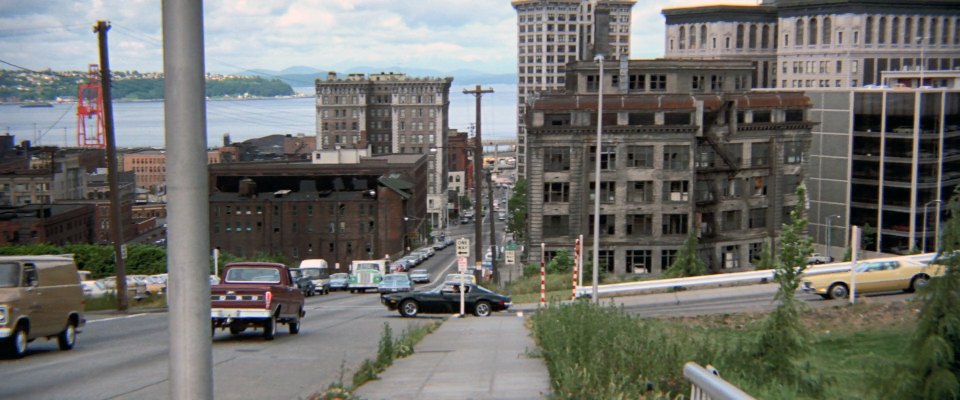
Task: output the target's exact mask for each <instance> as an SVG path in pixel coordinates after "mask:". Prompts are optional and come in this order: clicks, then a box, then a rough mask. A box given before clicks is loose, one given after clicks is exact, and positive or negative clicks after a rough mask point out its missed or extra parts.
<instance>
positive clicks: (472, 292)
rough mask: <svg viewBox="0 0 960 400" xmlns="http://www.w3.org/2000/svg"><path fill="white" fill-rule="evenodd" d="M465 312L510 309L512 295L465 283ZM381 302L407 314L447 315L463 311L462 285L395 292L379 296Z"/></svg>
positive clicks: (478, 312)
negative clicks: (461, 304)
mask: <svg viewBox="0 0 960 400" xmlns="http://www.w3.org/2000/svg"><path fill="white" fill-rule="evenodd" d="M464 290H465V291H466V293H465V294H464V307H465V311H466V312H469V313H473V314H474V315H476V316H478V317H486V316H488V315H490V313H491V312H493V311H502V310H506V309H508V308H510V305H511V303H510V296H504V295H501V294H497V293H494V292H491V291H489V290H487V289H485V288H483V287H482V286H477V285H475V284H470V283H468V284H466V285H464ZM380 302H381V303H383V305H385V306H387V308H389V309H390V310H398V311H400V315H402V316H404V317H415V316H417V314H420V313H424V314H431V313H433V314H448V313H455V312H459V311H460V286H459V284H457V283H446V284H443V285H441V286H439V287H437V288H435V289H433V290H429V291H415V292H406V293H392V294H386V295H383V296H381V297H380Z"/></svg>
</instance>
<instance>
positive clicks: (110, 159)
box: [93, 21, 127, 311]
mask: <svg viewBox="0 0 960 400" xmlns="http://www.w3.org/2000/svg"><path fill="white" fill-rule="evenodd" d="M108 30H110V23H109V22H107V21H97V25H96V26H94V27H93V32H94V33H96V34H97V39H98V41H99V43H100V82H102V83H103V130H104V131H105V133H106V136H107V180H108V181H109V185H110V239H111V240H113V257H114V259H115V260H116V261H115V264H114V265H115V272H116V274H117V283H116V288H117V310H119V311H127V269H126V266H125V265H124V261H125V260H124V259H123V221H122V220H121V218H122V216H121V214H120V182H118V179H119V174H118V172H117V138H116V135H115V134H114V132H113V97H111V94H110V55H109V52H108V51H107V31H108Z"/></svg>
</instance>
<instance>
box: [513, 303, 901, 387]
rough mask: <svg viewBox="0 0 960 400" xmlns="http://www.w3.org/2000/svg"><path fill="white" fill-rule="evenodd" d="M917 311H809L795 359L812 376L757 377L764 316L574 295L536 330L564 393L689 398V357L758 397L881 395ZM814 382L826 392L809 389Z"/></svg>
mask: <svg viewBox="0 0 960 400" xmlns="http://www.w3.org/2000/svg"><path fill="white" fill-rule="evenodd" d="M915 314H916V310H915V309H914V306H913V305H911V304H910V303H902V302H897V303H883V304H866V305H857V306H850V307H830V308H822V309H812V310H806V311H803V312H802V313H801V316H800V318H801V320H802V322H803V324H804V325H805V326H807V327H808V328H810V331H811V337H810V347H809V352H808V353H806V354H804V355H803V356H802V357H801V358H799V359H798V360H797V365H798V367H800V368H802V369H803V370H804V371H806V374H805V375H806V376H808V377H812V378H811V379H813V380H810V381H807V382H783V381H778V380H766V381H765V380H762V379H757V377H758V376H763V375H764V374H765V373H766V372H767V371H761V370H760V368H761V364H759V363H756V362H754V358H753V355H752V354H750V352H751V350H752V349H756V345H757V341H758V340H759V334H760V329H761V326H762V322H761V321H762V318H763V316H762V315H756V314H723V315H712V316H703V317H684V318H668V319H643V318H639V317H636V316H632V315H629V314H627V313H625V312H624V311H623V310H620V309H617V308H615V307H609V306H598V305H595V304H592V303H589V302H576V303H574V304H570V305H565V306H558V305H556V304H552V305H551V306H550V307H549V308H547V309H546V310H542V311H540V312H538V313H537V314H536V315H534V316H533V317H532V326H531V329H532V332H533V334H534V338H535V339H536V341H537V344H538V346H539V347H540V354H541V355H542V357H543V359H544V361H545V362H546V364H547V368H548V370H549V372H550V379H551V384H552V386H553V389H554V395H555V397H556V398H558V399H581V398H675V397H678V396H686V395H688V394H689V391H690V387H689V384H688V383H687V381H686V379H685V378H683V373H682V371H683V364H685V363H686V362H688V361H694V362H696V363H698V364H700V365H707V364H711V365H713V366H715V367H716V368H717V369H718V370H720V371H721V372H722V373H723V377H724V379H726V380H727V381H729V382H731V383H732V384H734V385H736V386H738V387H740V388H741V389H743V390H744V391H746V392H747V393H750V394H752V395H753V396H755V397H756V398H763V399H812V398H817V399H846V398H885V397H888V395H889V391H887V392H884V391H885V390H888V389H887V388H890V387H891V385H892V384H895V383H896V382H893V381H895V380H893V379H891V377H896V376H897V374H896V371H898V370H902V368H904V361H903V360H904V359H906V358H907V356H908V355H907V354H906V352H907V350H905V349H907V348H908V344H909V340H910V337H911V335H912V333H913V330H914V328H913V325H912V324H910V323H909V321H910V320H912V319H913V318H914V316H915ZM850 320H856V321H857V322H856V323H855V324H854V325H853V326H854V327H851V326H850V323H849V321H850ZM871 321H872V323H871ZM805 379H806V378H805ZM811 384H815V385H819V386H820V387H821V388H822V390H820V391H818V392H817V393H815V394H814V393H810V392H808V391H806V390H803V387H804V385H811Z"/></svg>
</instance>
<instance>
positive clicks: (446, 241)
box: [443, 238, 456, 246]
mask: <svg viewBox="0 0 960 400" xmlns="http://www.w3.org/2000/svg"><path fill="white" fill-rule="evenodd" d="M443 243H444V244H446V245H447V246H451V245H453V244H454V243H456V241H455V240H453V238H446V239H443Z"/></svg>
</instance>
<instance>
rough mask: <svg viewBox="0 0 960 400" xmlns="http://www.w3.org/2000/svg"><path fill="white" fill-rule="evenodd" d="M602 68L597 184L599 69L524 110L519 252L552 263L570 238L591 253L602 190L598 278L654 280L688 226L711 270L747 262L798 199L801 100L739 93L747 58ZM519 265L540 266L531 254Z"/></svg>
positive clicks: (574, 77)
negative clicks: (524, 192) (524, 195)
mask: <svg viewBox="0 0 960 400" xmlns="http://www.w3.org/2000/svg"><path fill="white" fill-rule="evenodd" d="M611 64H612V65H611ZM611 64H607V65H605V66H604V76H603V81H602V84H603V85H604V86H603V87H604V96H603V116H602V120H603V126H602V133H603V134H602V143H601V146H600V152H599V153H600V154H599V156H600V170H601V171H600V182H599V183H598V182H595V172H596V170H595V162H596V158H595V157H596V155H595V154H596V153H597V151H596V148H597V143H596V132H597V108H598V107H597V105H598V103H597V97H598V96H597V92H598V87H599V83H598V82H600V80H599V79H598V78H599V70H598V65H597V64H596V63H586V62H581V63H571V64H569V65H568V70H567V71H568V73H567V79H566V93H544V94H542V95H541V96H540V98H539V99H537V100H534V101H533V102H532V103H531V104H530V105H529V109H528V113H527V120H526V124H527V138H528V140H527V146H528V150H529V154H528V155H529V158H528V164H527V166H528V179H529V181H528V184H529V195H528V209H529V214H528V216H529V219H528V227H529V232H528V235H527V238H528V240H529V243H528V246H527V247H528V248H536V247H538V246H537V245H539V243H541V242H543V243H545V244H546V250H547V254H546V256H547V258H548V259H549V258H551V257H552V255H553V254H554V253H555V252H556V251H557V250H559V249H567V250H571V249H572V248H573V244H574V241H575V239H576V237H577V235H580V234H582V235H584V238H585V240H586V246H587V247H588V248H589V247H590V246H592V244H593V240H592V239H593V225H594V213H595V211H594V210H595V208H594V197H593V196H594V195H595V193H597V192H598V190H597V189H599V196H600V245H599V247H600V260H599V263H600V266H601V268H604V269H605V270H606V271H607V272H609V273H614V274H618V275H623V274H641V273H660V272H661V271H663V270H664V269H667V268H668V267H669V266H670V265H671V264H672V263H673V261H674V260H675V258H676V256H677V254H678V252H679V251H680V248H681V247H682V245H683V242H684V240H685V239H686V237H687V235H688V234H690V233H691V232H693V233H695V234H696V235H697V236H698V237H699V243H700V246H699V248H698V250H699V255H700V258H701V259H702V260H704V261H705V262H706V263H707V265H708V266H709V267H710V268H711V269H712V270H714V271H736V270H743V269H750V268H752V267H751V263H752V261H753V260H756V259H757V258H758V257H759V253H760V250H761V249H762V246H763V243H764V242H765V241H769V240H770V239H775V238H777V236H778V235H779V227H780V226H781V224H782V223H783V222H784V221H785V218H786V216H787V215H788V214H789V211H790V210H791V209H792V208H793V207H794V206H795V205H796V203H797V199H796V195H795V194H794V193H795V190H796V188H797V185H798V184H799V183H800V182H801V181H802V174H803V171H804V166H805V163H806V162H807V161H806V156H807V148H808V147H809V142H810V129H811V125H812V124H811V123H810V122H809V120H808V118H807V110H808V108H809V107H810V100H809V99H808V98H807V97H806V96H804V95H803V94H802V93H797V92H779V93H751V92H749V91H748V90H749V89H750V87H751V74H752V72H753V68H752V66H751V65H750V63H749V62H742V61H696V62H692V61H671V60H630V61H629V62H626V60H622V61H621V62H620V63H611ZM618 64H619V65H618ZM585 259H586V260H589V259H590V257H589V256H586V257H585ZM528 260H529V261H531V262H538V261H540V254H539V252H538V251H534V252H531V254H529V256H528Z"/></svg>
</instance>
